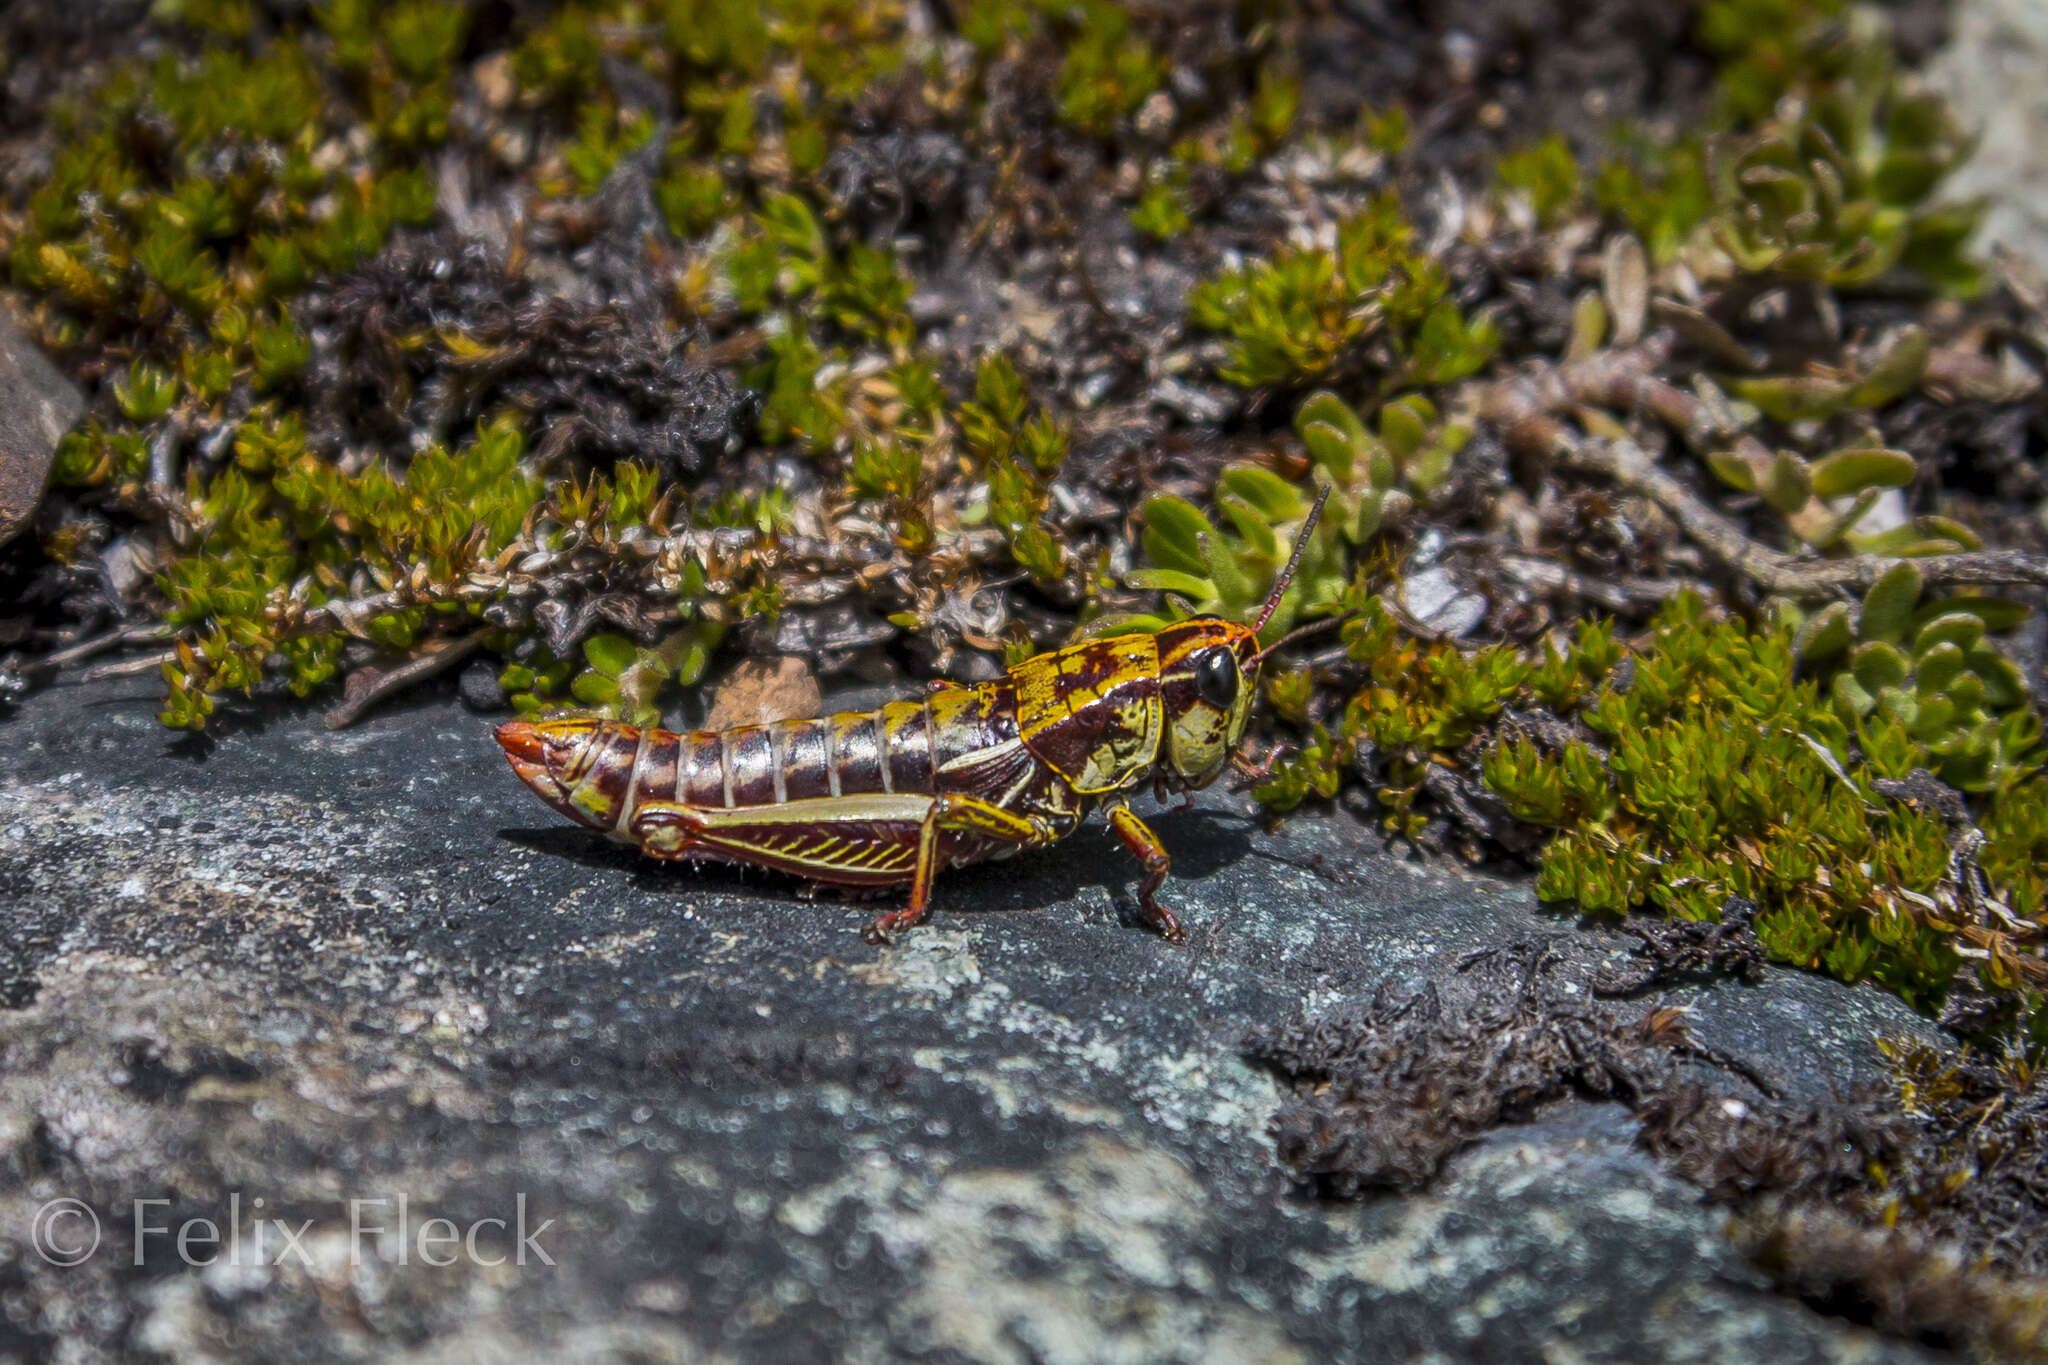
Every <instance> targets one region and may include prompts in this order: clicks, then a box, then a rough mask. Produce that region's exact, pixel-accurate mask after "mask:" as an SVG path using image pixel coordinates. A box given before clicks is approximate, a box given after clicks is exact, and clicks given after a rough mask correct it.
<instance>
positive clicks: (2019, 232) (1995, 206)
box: [1927, 0, 2048, 270]
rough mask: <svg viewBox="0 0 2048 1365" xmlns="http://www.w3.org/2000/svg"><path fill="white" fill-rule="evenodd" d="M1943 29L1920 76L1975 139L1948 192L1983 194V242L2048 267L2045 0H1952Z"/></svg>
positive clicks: (2047, 14)
mask: <svg viewBox="0 0 2048 1365" xmlns="http://www.w3.org/2000/svg"><path fill="white" fill-rule="evenodd" d="M1950 34H1951V36H1950V39H1949V43H1948V46H1947V47H1945V48H1943V49H1942V51H1941V52H1940V53H1939V54H1937V55H1936V57H1935V58H1934V60H1933V61H1932V62H1931V63H1930V64H1929V66H1928V69H1927V79H1928V82H1929V83H1930V84H1931V85H1932V86H1933V87H1934V88H1935V89H1937V90H1939V91H1940V92H1941V93H1942V94H1943V95H1945V96H1947V98H1948V99H1949V101H1950V102H1951V103H1952V104H1953V105H1954V107H1955V111H1956V114H1957V115H1958V116H1959V117H1960V118H1961V119H1962V121H1963V126H1964V127H1966V128H1968V129H1970V130H1971V131H1973V132H1975V133H1976V134H1978V136H1979V137H1980V139H1981V140H1980V142H1979V143H1978V146H1977V151H1976V154H1975V155H1974V156H1972V157H1971V158H1970V160H1969V161H1968V162H1967V163H1966V164H1965V165H1964V166H1963V168H1962V169H1961V170H1959V171H1958V172H1957V173H1956V175H1955V177H1954V178H1953V179H1952V180H1950V181H1949V182H1948V187H1947V193H1949V194H1951V195H1954V196H1962V197H1967V196H1971V195H1983V196H1985V197H1986V198H1987V199H1988V200H1989V203H1988V205H1987V207H1986V211H1985V215H1984V228H1983V233H1982V237H1981V242H1982V244H1984V245H1986V246H1989V245H1991V244H1993V243H1998V244H2002V245H2004V246H2006V247H2009V248H2011V249H2012V250H2013V251H2016V252H2018V253H2019V254H2020V255H2021V256H2023V257H2025V258H2026V259H2027V260H2028V261H2030V262H2031V263H2032V264H2033V265H2034V267H2035V268H2036V269H2040V270H2048V137H2044V136H2043V130H2044V129H2048V79H2043V74H2044V73H2048V5H2044V4H2042V3H2041V0H1957V3H1956V4H1955V5H1954V6H1953V7H1952V10H1951V12H1950Z"/></svg>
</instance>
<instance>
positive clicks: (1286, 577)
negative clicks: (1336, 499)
mask: <svg viewBox="0 0 2048 1365" xmlns="http://www.w3.org/2000/svg"><path fill="white" fill-rule="evenodd" d="M1329 500H1330V485H1328V484H1324V485H1323V491H1322V492H1320V493H1318V494H1316V505H1315V506H1313V507H1311V508H1309V509H1308V520H1307V521H1304V522H1303V523H1302V524H1301V534H1300V535H1298V536H1296V537H1295V538H1294V553H1293V554H1291V555H1289V556H1287V567H1286V568H1284V569H1282V570H1281V571H1280V576H1279V577H1278V578H1276V579H1274V580H1273V591H1272V592H1271V593H1269V594H1268V595H1267V597H1266V605H1265V606H1264V607H1263V608H1262V609H1260V611H1259V619H1258V623H1257V624H1256V625H1254V626H1253V627H1252V634H1253V635H1257V634H1258V633H1259V632H1260V631H1262V630H1264V629H1265V628H1266V622H1268V621H1270V620H1272V619H1273V612H1274V610H1275V609H1276V608H1277V607H1279V605H1280V599H1281V597H1282V596H1283V595H1285V593H1286V592H1287V585H1288V584H1290V583H1292V582H1293V581H1294V571H1295V570H1296V569H1298V568H1300V567H1301V556H1302V552H1303V551H1305V550H1307V549H1308V538H1309V536H1310V535H1311V534H1313V533H1314V531H1315V529H1316V520H1317V519H1318V518H1319V517H1321V516H1322V515H1323V504H1324V503H1326V502H1328V501H1329ZM1263 652H1264V651H1261V653H1263Z"/></svg>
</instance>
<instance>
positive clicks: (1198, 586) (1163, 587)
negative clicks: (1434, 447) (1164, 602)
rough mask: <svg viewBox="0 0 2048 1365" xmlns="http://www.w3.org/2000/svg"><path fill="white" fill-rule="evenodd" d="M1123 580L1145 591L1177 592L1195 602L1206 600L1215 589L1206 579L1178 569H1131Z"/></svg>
mask: <svg viewBox="0 0 2048 1365" xmlns="http://www.w3.org/2000/svg"><path fill="white" fill-rule="evenodd" d="M1124 582H1126V583H1128V584H1130V585H1131V586H1132V587H1134V588H1141V589H1143V590H1145V591H1146V592H1177V593H1179V594H1180V595H1181V596H1183V597H1186V598H1189V599H1191V600H1193V601H1196V602H1205V601H1207V600H1208V599H1209V598H1211V597H1213V596H1214V595H1215V591H1216V590H1215V587H1214V585H1213V584H1211V583H1210V582H1209V580H1208V579H1206V578H1197V577H1195V576H1194V575H1193V574H1191V573H1182V572H1181V571H1180V570H1179V569H1133V570H1131V571H1130V572H1129V573H1127V574H1125V575H1124Z"/></svg>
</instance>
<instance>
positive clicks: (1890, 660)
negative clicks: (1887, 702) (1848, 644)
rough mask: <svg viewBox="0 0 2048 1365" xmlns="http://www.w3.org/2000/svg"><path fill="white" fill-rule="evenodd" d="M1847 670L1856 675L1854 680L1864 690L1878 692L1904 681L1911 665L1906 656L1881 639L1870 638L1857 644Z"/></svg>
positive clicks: (1911, 669)
mask: <svg viewBox="0 0 2048 1365" xmlns="http://www.w3.org/2000/svg"><path fill="white" fill-rule="evenodd" d="M1849 671H1850V672H1852V673H1854V674H1855V675H1856V681H1857V682H1858V683H1860V684H1862V686H1863V688H1864V690H1865V691H1867V692H1870V693H1873V694H1875V693H1878V692H1881V691H1883V690H1884V689H1885V688H1887V687H1897V686H1899V685H1900V684H1901V683H1903V682H1905V681H1906V678H1907V676H1908V675H1909V674H1910V673H1911V672H1912V671H1913V667H1912V665H1911V664H1910V663H1908V662H1907V661H1906V656H1905V655H1904V654H1902V653H1900V652H1899V651H1898V650H1897V649H1895V648H1893V647H1892V646H1891V645H1888V644H1885V643H1884V642H1883V641H1881V640H1872V641H1870V642H1869V643H1867V644H1862V645H1859V646H1857V648H1856V653H1855V654H1854V655H1853V656H1852V657H1851V658H1850V662H1849Z"/></svg>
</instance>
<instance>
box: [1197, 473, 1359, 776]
mask: <svg viewBox="0 0 2048 1365" xmlns="http://www.w3.org/2000/svg"><path fill="white" fill-rule="evenodd" d="M1329 496H1330V488H1329V485H1328V484H1325V485H1324V486H1323V489H1322V491H1321V492H1320V493H1318V494H1317V495H1316V501H1315V506H1313V507H1311V508H1310V509H1309V513H1308V518H1307V519H1306V520H1305V521H1303V522H1302V524H1301V531H1300V533H1299V534H1298V535H1296V536H1295V538H1294V553H1293V554H1291V555H1289V556H1288V557H1287V567H1285V568H1283V569H1282V570H1280V573H1279V576H1278V577H1276V578H1275V579H1274V580H1273V590H1272V592H1270V593H1268V594H1267V596H1266V603H1265V605H1264V606H1263V607H1262V608H1260V610H1259V619H1258V620H1257V621H1256V622H1254V623H1253V624H1251V625H1249V626H1246V625H1240V624H1238V623H1237V622H1235V621H1225V620H1222V619H1221V618H1219V617H1214V616H1198V617H1196V618H1195V619H1194V620H1192V621H1182V622H1181V623H1179V624H1178V625H1173V626H1168V627H1167V628H1166V629H1165V630H1162V631H1160V632H1159V696H1160V702H1161V705H1162V706H1163V707H1164V708H1165V711H1166V744H1165V752H1164V753H1163V754H1162V755H1161V758H1162V759H1163V760H1164V762H1165V764H1166V766H1167V768H1168V769H1169V770H1170V773H1171V776H1170V778H1169V783H1170V784H1171V785H1174V786H1180V787H1206V786H1208V785H1209V784H1210V783H1211V782H1214V781H1215V780H1216V778H1217V775H1218V774H1220V773H1221V772H1222V771H1223V765H1224V764H1225V763H1228V762H1229V761H1230V756H1231V755H1232V754H1233V753H1235V752H1236V751H1237V746H1238V743H1239V741H1241V740H1242V739H1243V738H1244V729H1245V726H1246V725H1247V724H1249V723H1250V721H1251V718H1252V698H1253V697H1254V696H1255V695H1257V693H1258V690H1259V662H1260V661H1261V660H1262V659H1264V658H1265V657H1266V654H1265V651H1264V650H1262V649H1260V648H1259V632H1260V631H1262V630H1264V629H1265V628H1266V622H1268V621H1270V620H1272V619H1273V611H1274V609H1275V608H1277V607H1278V606H1279V605H1280V598H1281V596H1282V595H1283V594H1285V593H1286V591H1287V585H1288V584H1290V583H1292V582H1293V581H1294V571H1295V570H1296V569H1298V568H1300V567H1301V555H1302V551H1303V550H1305V549H1307V548H1308V541H1309V537H1310V536H1311V535H1312V534H1314V532H1315V529H1316V521H1317V520H1318V519H1319V518H1320V517H1321V516H1322V514H1323V503H1324V502H1326V501H1327V500H1328V499H1329ZM1276 647H1277V646H1276Z"/></svg>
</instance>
